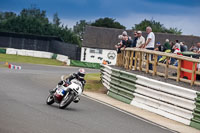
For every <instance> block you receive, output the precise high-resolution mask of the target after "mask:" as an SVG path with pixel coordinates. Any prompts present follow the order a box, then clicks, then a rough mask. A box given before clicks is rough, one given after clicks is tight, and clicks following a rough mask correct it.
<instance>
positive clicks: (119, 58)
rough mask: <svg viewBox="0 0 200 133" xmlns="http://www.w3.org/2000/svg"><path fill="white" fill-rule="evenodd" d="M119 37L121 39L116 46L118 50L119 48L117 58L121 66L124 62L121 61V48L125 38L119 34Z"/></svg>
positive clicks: (118, 64)
mask: <svg viewBox="0 0 200 133" xmlns="http://www.w3.org/2000/svg"><path fill="white" fill-rule="evenodd" d="M118 39H119V40H120V42H119V43H118V44H117V45H115V48H116V50H117V60H118V62H117V64H116V65H117V66H121V65H122V64H121V62H122V54H121V48H122V39H123V35H119V36H118Z"/></svg>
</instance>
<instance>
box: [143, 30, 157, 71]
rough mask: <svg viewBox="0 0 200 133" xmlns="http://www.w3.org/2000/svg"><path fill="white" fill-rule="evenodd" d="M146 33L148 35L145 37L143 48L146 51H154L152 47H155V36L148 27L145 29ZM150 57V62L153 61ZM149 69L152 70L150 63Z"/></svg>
mask: <svg viewBox="0 0 200 133" xmlns="http://www.w3.org/2000/svg"><path fill="white" fill-rule="evenodd" d="M146 32H147V33H148V35H147V40H146V43H145V44H144V46H143V47H144V48H146V49H148V50H154V45H155V35H154V33H153V32H152V28H151V27H150V26H148V27H147V28H146ZM150 56H151V60H152V59H153V56H152V55H150ZM149 69H150V70H152V69H153V68H152V64H151V63H150V64H149Z"/></svg>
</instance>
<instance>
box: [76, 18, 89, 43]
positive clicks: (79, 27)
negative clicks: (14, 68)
mask: <svg viewBox="0 0 200 133" xmlns="http://www.w3.org/2000/svg"><path fill="white" fill-rule="evenodd" d="M87 25H89V22H86V20H80V21H79V22H76V25H75V26H74V27H73V31H74V33H75V34H77V35H78V36H79V38H80V39H82V38H83V33H84V31H85V27H86V26H87Z"/></svg>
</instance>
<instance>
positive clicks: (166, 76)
mask: <svg viewBox="0 0 200 133" xmlns="http://www.w3.org/2000/svg"><path fill="white" fill-rule="evenodd" d="M168 68H169V57H167V59H166V65H165V78H168Z"/></svg>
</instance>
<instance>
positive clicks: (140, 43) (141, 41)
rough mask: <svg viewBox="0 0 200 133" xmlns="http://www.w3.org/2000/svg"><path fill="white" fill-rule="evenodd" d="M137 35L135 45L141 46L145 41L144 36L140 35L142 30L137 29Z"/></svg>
mask: <svg viewBox="0 0 200 133" xmlns="http://www.w3.org/2000/svg"><path fill="white" fill-rule="evenodd" d="M137 36H138V39H137V44H136V47H137V48H141V47H142V45H143V44H144V43H145V38H144V37H143V36H142V31H137Z"/></svg>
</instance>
